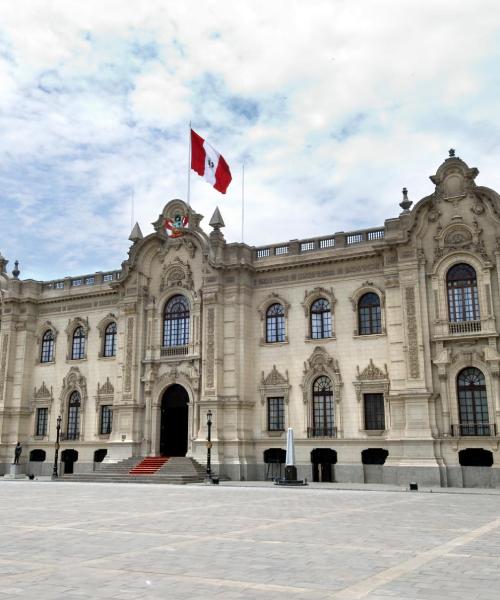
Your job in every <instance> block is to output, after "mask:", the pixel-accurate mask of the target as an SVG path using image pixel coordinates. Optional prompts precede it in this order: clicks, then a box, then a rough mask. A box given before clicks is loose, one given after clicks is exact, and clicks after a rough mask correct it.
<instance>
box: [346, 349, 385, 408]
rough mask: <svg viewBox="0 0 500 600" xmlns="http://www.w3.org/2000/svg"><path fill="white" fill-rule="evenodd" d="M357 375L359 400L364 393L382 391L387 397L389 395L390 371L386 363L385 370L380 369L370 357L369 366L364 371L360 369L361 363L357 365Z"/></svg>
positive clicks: (355, 386) (356, 383)
mask: <svg viewBox="0 0 500 600" xmlns="http://www.w3.org/2000/svg"><path fill="white" fill-rule="evenodd" d="M356 371H357V375H356V381H354V382H353V383H354V389H355V390H356V397H357V399H358V402H361V399H362V397H363V393H376V392H382V393H383V394H384V395H385V397H386V398H387V396H388V395H389V384H390V382H389V372H388V371H387V365H386V364H384V370H383V371H382V369H379V368H378V367H377V366H376V365H375V364H374V363H373V359H371V358H370V362H369V363H368V366H367V367H365V368H364V369H363V370H362V371H360V370H359V365H357V367H356Z"/></svg>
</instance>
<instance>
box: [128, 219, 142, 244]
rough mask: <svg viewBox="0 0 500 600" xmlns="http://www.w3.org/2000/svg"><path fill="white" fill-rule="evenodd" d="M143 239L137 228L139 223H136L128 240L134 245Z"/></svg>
mask: <svg viewBox="0 0 500 600" xmlns="http://www.w3.org/2000/svg"><path fill="white" fill-rule="evenodd" d="M143 238H144V236H143V235H142V231H141V228H140V227H139V223H137V222H136V223H135V225H134V228H133V229H132V232H131V233H130V235H129V238H128V239H129V240H130V241H131V242H133V243H134V244H135V243H136V242H138V241H140V240H142V239H143Z"/></svg>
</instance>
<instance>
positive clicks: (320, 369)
mask: <svg viewBox="0 0 500 600" xmlns="http://www.w3.org/2000/svg"><path fill="white" fill-rule="evenodd" d="M328 371H331V372H334V373H338V374H339V375H340V370H339V363H338V361H337V360H335V359H334V358H333V357H332V356H330V355H329V354H328V352H327V351H326V350H324V349H323V348H320V347H319V346H316V348H315V349H314V351H313V353H312V354H311V357H310V358H309V359H308V360H306V361H305V362H304V375H305V374H307V373H310V372H313V373H325V372H328Z"/></svg>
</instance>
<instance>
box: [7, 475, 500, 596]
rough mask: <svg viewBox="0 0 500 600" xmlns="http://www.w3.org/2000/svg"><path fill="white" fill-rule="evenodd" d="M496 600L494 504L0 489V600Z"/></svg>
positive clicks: (181, 490)
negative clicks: (213, 599)
mask: <svg viewBox="0 0 500 600" xmlns="http://www.w3.org/2000/svg"><path fill="white" fill-rule="evenodd" d="M10 598H12V599H16V600H17V599H23V600H28V599H32V598H33V599H35V598H36V599H39V600H46V599H50V600H77V599H78V600H82V599H87V598H88V599H101V598H121V599H123V600H133V599H134V600H135V599H146V598H147V599H155V600H156V599H162V600H171V599H173V600H177V599H179V600H180V599H189V600H196V599H207V598H221V599H257V600H260V599H262V600H264V599H265V600H269V599H274V598H280V599H283V600H285V599H291V600H299V599H312V600H315V599H321V598H338V599H344V600H355V599H357V598H371V599H373V600H375V599H378V600H382V599H384V600H397V599H402V598H405V599H411V600H416V599H440V600H445V599H446V600H447V599H455V598H463V599H467V600H476V599H479V600H483V599H484V600H498V598H500V495H499V494H498V493H497V494H494V493H491V494H488V493H484V494H471V493H469V494H467V493H466V494H461V493H455V494H449V493H446V494H445V493H422V492H417V493H415V492H394V491H354V490H338V489H332V488H320V487H313V486H311V487H308V488H303V489H282V488H277V487H273V486H271V485H265V486H256V487H243V486H229V485H220V486H203V485H193V486H172V485H141V484H135V485H134V484H104V483H96V484H92V483H63V482H57V483H52V482H40V481H0V600H5V599H10Z"/></svg>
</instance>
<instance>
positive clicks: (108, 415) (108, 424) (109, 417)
mask: <svg viewBox="0 0 500 600" xmlns="http://www.w3.org/2000/svg"><path fill="white" fill-rule="evenodd" d="M112 424H113V410H112V407H111V406H108V405H104V406H101V428H100V432H101V435H107V434H109V433H111V429H112Z"/></svg>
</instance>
